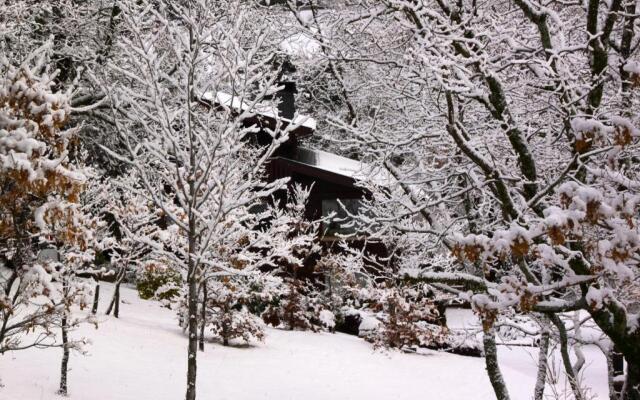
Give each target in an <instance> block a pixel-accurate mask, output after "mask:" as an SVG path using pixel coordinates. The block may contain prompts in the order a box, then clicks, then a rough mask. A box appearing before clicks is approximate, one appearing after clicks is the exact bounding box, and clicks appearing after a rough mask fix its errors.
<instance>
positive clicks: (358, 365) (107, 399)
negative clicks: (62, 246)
mask: <svg viewBox="0 0 640 400" xmlns="http://www.w3.org/2000/svg"><path fill="white" fill-rule="evenodd" d="M105 286H106V287H105ZM102 291H103V298H102V302H103V304H104V303H106V302H107V300H108V298H109V296H110V291H111V287H110V286H109V285H103V288H102ZM122 296H123V299H124V301H125V302H126V304H123V306H122V307H121V318H120V319H115V318H110V317H101V318H100V319H101V323H100V326H99V328H98V329H97V330H96V329H95V328H94V327H91V326H84V327H82V328H81V329H79V330H78V331H75V332H74V333H73V335H78V336H80V335H85V336H87V337H90V338H91V340H92V342H93V343H92V344H91V345H89V346H88V347H87V350H88V351H89V354H88V355H85V356H83V355H80V354H73V355H72V358H71V362H70V368H71V370H70V372H69V390H70V396H69V398H70V399H73V400H165V399H166V400H169V399H171V400H175V399H181V398H183V397H184V388H185V371H186V357H185V355H186V346H187V343H186V339H185V337H184V336H183V334H182V332H181V330H180V328H178V327H177V324H176V320H175V315H174V313H173V312H172V311H170V310H168V309H165V308H162V307H161V306H160V305H159V304H158V303H157V302H154V301H144V300H140V299H139V298H138V297H137V294H136V292H135V291H134V290H131V289H124V291H123V293H122ZM451 317H455V320H456V321H461V320H463V319H464V318H463V315H456V316H454V315H452V316H451ZM458 323H460V322H458ZM585 354H586V356H587V359H588V361H587V364H588V365H587V367H586V369H585V373H584V376H583V381H584V382H585V383H586V384H587V386H589V387H591V388H592V391H591V393H592V394H593V395H597V398H600V399H606V398H607V384H606V370H605V364H604V358H603V357H602V356H601V354H599V352H598V350H597V349H595V348H586V349H585ZM60 355H61V350H60V349H48V350H26V351H19V352H15V353H11V354H5V355H4V356H0V377H1V378H2V381H3V384H4V385H5V387H4V388H0V400H39V399H59V398H60V397H59V396H57V395H56V394H55V392H56V389H57V387H58V379H59V364H60ZM499 357H500V362H501V364H502V367H503V372H504V374H505V378H506V380H507V384H508V386H509V389H510V391H511V392H512V398H514V399H517V400H521V399H522V400H526V399H530V398H531V397H532V393H533V386H534V381H535V370H536V363H535V360H536V358H537V350H536V349H534V348H529V347H512V348H508V347H505V346H501V347H500V353H499ZM557 390H559V391H564V390H568V385H567V384H566V381H565V380H564V379H561V382H560V384H559V385H557ZM547 393H549V394H552V391H551V390H548V391H547ZM198 398H199V399H202V400H209V399H216V400H224V399H229V400H259V399H273V400H286V399H305V400H328V399H331V400H339V399H349V400H365V399H366V400H392V399H397V400H402V399H407V400H409V399H411V400H416V399H436V400H467V399H469V400H482V399H493V398H495V397H494V395H493V392H492V390H491V386H490V384H489V380H488V378H487V377H486V373H485V371H484V360H483V359H480V358H469V357H462V356H456V355H451V354H446V353H438V352H427V353H426V354H421V355H417V354H403V353H399V352H386V353H385V352H379V351H374V350H372V348H371V346H370V345H369V344H367V343H366V342H364V341H363V340H361V339H359V338H357V337H353V336H348V335H344V334H339V333H337V334H329V333H311V332H288V331H280V330H276V329H269V330H268V331H267V338H266V340H265V342H264V343H260V344H257V345H256V346H253V347H240V348H238V347H236V348H232V347H230V348H225V347H222V346H220V345H217V344H211V343H209V344H207V346H206V349H205V352H204V353H199V356H198ZM552 398H553V397H552ZM560 398H563V399H564V398H565V397H564V396H562V397H560Z"/></svg>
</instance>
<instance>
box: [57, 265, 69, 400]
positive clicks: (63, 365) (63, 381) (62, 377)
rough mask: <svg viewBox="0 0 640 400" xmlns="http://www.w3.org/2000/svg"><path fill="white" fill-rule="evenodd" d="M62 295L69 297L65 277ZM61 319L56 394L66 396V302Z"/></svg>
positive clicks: (67, 342) (67, 352) (67, 311)
mask: <svg viewBox="0 0 640 400" xmlns="http://www.w3.org/2000/svg"><path fill="white" fill-rule="evenodd" d="M62 294H63V296H64V297H65V298H66V297H67V296H68V295H69V282H68V281H67V277H66V276H63V277H62ZM65 300H66V299H65ZM63 305H64V307H63V309H62V319H61V320H60V326H61V330H62V362H61V363H60V389H59V390H58V393H59V394H61V395H63V396H66V395H67V394H68V391H67V371H68V370H69V336H68V328H69V326H68V319H67V317H68V313H69V312H70V311H69V309H68V308H67V304H66V301H65V303H64V304H63Z"/></svg>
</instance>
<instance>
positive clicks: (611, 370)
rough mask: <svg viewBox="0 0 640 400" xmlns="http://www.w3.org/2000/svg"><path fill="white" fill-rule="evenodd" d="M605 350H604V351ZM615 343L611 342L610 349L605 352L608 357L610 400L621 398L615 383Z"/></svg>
mask: <svg viewBox="0 0 640 400" xmlns="http://www.w3.org/2000/svg"><path fill="white" fill-rule="evenodd" d="M603 352H604V351H603ZM613 352H614V349H613V344H611V346H610V348H609V349H608V351H606V352H604V353H605V354H604V356H605V357H606V358H607V383H608V384H609V400H618V399H619V398H620V391H619V390H618V388H616V384H615V379H614V378H615V376H616V373H615V367H614V365H613Z"/></svg>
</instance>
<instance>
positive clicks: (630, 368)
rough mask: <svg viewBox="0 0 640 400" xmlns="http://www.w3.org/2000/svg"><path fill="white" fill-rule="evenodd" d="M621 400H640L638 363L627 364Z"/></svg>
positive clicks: (639, 367) (639, 365)
mask: <svg viewBox="0 0 640 400" xmlns="http://www.w3.org/2000/svg"><path fill="white" fill-rule="evenodd" d="M622 399H623V400H640V363H633V362H628V360H627V377H626V379H625V382H624V388H623V397H622Z"/></svg>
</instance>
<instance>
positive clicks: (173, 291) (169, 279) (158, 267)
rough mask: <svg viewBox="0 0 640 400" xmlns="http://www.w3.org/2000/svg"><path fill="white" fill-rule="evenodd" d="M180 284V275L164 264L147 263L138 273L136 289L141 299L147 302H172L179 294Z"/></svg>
mask: <svg viewBox="0 0 640 400" xmlns="http://www.w3.org/2000/svg"><path fill="white" fill-rule="evenodd" d="M181 284H182V277H181V276H180V273H179V272H178V271H176V270H174V269H172V268H170V267H168V266H166V265H164V264H160V263H156V262H149V263H146V264H145V265H144V267H143V268H142V270H141V271H140V272H139V273H138V276H137V283H136V288H137V289H138V294H139V295H140V297H141V298H143V299H145V300H147V299H150V298H154V297H155V298H156V299H158V300H167V301H168V300H172V299H173V298H175V297H176V296H177V295H178V294H179V288H180V285H181Z"/></svg>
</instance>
